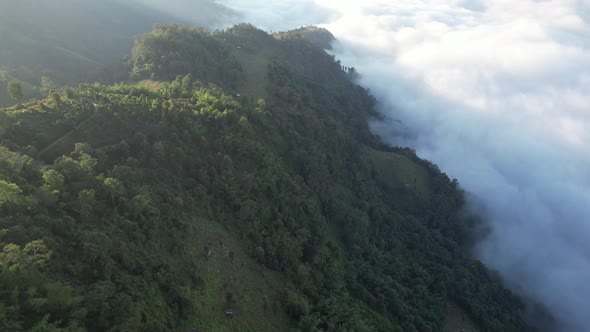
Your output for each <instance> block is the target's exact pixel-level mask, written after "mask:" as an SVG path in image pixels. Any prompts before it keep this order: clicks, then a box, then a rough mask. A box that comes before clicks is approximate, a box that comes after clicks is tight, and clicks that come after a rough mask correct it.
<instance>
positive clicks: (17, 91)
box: [8, 80, 24, 100]
mask: <svg viewBox="0 0 590 332" xmlns="http://www.w3.org/2000/svg"><path fill="white" fill-rule="evenodd" d="M8 94H9V95H10V98H12V99H16V100H19V99H22V98H23V97H24V96H23V87H22V86H21V85H20V83H18V82H17V81H14V80H12V81H10V82H8Z"/></svg>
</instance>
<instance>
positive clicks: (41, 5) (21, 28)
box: [0, 0, 223, 106]
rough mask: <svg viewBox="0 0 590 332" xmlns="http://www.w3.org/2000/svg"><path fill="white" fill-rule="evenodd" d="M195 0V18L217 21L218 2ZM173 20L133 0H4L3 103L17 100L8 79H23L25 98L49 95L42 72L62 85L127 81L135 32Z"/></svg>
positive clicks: (0, 6) (0, 23)
mask: <svg viewBox="0 0 590 332" xmlns="http://www.w3.org/2000/svg"><path fill="white" fill-rule="evenodd" d="M147 3H149V4H151V3H150V2H147ZM193 3H194V5H195V6H199V8H200V10H199V11H198V13H192V14H191V17H192V18H193V22H198V23H199V24H203V25H208V24H213V23H215V20H214V19H213V18H215V17H217V15H216V14H215V11H216V10H217V7H219V6H218V5H213V4H212V3H211V2H210V1H209V0H195V1H193ZM222 9H223V8H221V7H220V9H219V10H218V11H222ZM175 21H178V19H177V18H175V17H174V16H172V15H171V14H165V13H163V12H161V11H158V10H155V9H152V8H151V7H149V6H147V5H146V4H145V3H144V2H143V1H135V0H102V1H92V0H43V1H39V0H19V1H0V40H1V41H2V45H1V47H0V106H9V105H13V104H15V103H16V102H17V100H14V99H12V98H10V96H9V95H8V94H7V93H6V85H7V82H8V81H9V80H15V81H17V82H19V83H20V84H21V86H22V87H23V92H24V96H25V98H27V99H29V98H33V97H35V98H37V97H39V96H43V97H46V96H47V93H46V91H40V90H43V89H42V82H41V77H47V78H49V79H51V81H52V82H54V84H55V85H58V86H62V85H66V84H69V85H77V84H78V83H80V82H88V81H91V82H94V81H97V80H100V81H101V82H103V83H104V82H118V81H122V80H126V79H127V77H128V76H127V74H128V73H127V69H125V67H124V64H123V62H122V57H123V56H124V55H128V54H130V49H131V47H132V46H133V40H134V37H135V36H138V35H140V34H143V33H146V32H149V31H150V30H151V29H152V26H153V25H154V24H156V23H166V22H175Z"/></svg>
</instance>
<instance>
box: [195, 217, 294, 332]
mask: <svg viewBox="0 0 590 332" xmlns="http://www.w3.org/2000/svg"><path fill="white" fill-rule="evenodd" d="M193 232H194V241H193V242H192V243H193V248H192V250H191V251H192V252H193V253H194V255H195V257H198V261H199V266H200V270H199V274H200V276H201V278H202V279H203V283H204V285H203V290H202V291H201V293H199V294H196V298H195V305H196V312H195V315H194V318H193V319H192V321H191V322H190V326H186V328H187V329H188V330H190V329H191V328H196V329H197V331H212V332H214V331H288V330H289V329H290V328H291V327H292V325H291V324H292V323H291V320H290V319H289V318H288V317H287V316H286V314H284V312H283V310H282V308H281V304H280V298H279V292H280V290H281V289H282V288H283V285H284V282H282V281H281V279H280V277H279V275H278V274H277V273H276V272H274V271H271V270H269V269H266V268H264V267H262V266H261V265H259V264H257V263H256V262H255V261H254V260H253V259H252V258H250V257H249V256H248V255H247V254H246V253H245V252H244V251H243V249H242V247H241V245H240V243H238V242H237V241H236V240H235V238H233V237H232V236H230V235H229V233H228V232H227V231H226V230H225V229H224V228H223V227H222V226H221V225H219V224H218V223H214V222H211V221H207V220H197V221H195V223H194V226H193ZM226 309H233V318H231V319H230V318H227V317H226V316H225V313H224V311H225V310H226Z"/></svg>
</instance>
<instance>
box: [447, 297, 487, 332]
mask: <svg viewBox="0 0 590 332" xmlns="http://www.w3.org/2000/svg"><path fill="white" fill-rule="evenodd" d="M476 326H477V325H476V324H475V323H473V322H472V321H471V319H469V316H468V315H467V313H465V311H463V309H461V308H459V307H458V306H457V305H455V304H454V303H452V302H449V304H448V305H447V319H446V321H445V327H444V329H443V332H460V331H462V332H479V329H478V328H476Z"/></svg>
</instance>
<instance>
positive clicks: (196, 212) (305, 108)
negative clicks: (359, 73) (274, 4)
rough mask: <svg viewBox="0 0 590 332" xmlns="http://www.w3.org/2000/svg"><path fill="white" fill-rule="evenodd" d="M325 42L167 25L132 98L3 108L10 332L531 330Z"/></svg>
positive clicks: (133, 83)
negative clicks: (375, 122)
mask: <svg viewBox="0 0 590 332" xmlns="http://www.w3.org/2000/svg"><path fill="white" fill-rule="evenodd" d="M314 31H315V30H314ZM317 32H318V33H321V34H322V35H325V32H323V31H319V30H318V31H317ZM314 33H315V32H313V31H312V32H311V35H310V34H307V33H306V34H305V35H302V33H301V31H298V32H286V33H278V34H274V35H269V34H267V33H265V32H264V31H261V30H258V29H256V28H255V27H254V26H252V25H249V24H240V25H237V26H235V27H232V28H229V29H225V30H222V31H215V32H213V33H210V32H208V31H206V30H204V29H200V28H195V27H188V26H183V25H177V24H166V25H158V26H156V27H155V28H154V30H153V31H152V32H150V33H148V34H145V35H143V36H142V37H140V38H138V39H137V40H136V43H135V45H134V47H133V52H132V55H131V58H130V65H131V66H130V67H131V68H130V70H132V75H131V77H132V79H131V80H130V81H129V82H127V83H125V84H110V85H100V84H92V85H90V84H83V85H80V86H79V87H78V88H62V89H57V90H54V91H53V93H52V94H51V95H50V97H49V98H47V99H43V100H39V101H30V102H28V103H23V104H20V105H15V106H13V107H10V108H6V109H0V330H1V331H15V332H18V331H190V330H193V329H196V330H197V331H272V332H274V331H290V330H293V331H314V332H315V331H340V332H345V331H350V332H352V331H354V332H365V331H366V332H373V331H460V330H468V331H507V332H512V331H528V330H529V328H528V327H527V324H526V323H525V322H524V321H523V318H522V315H523V311H524V305H523V303H522V302H521V301H520V299H519V298H518V297H516V296H515V295H513V294H512V293H511V292H510V291H509V290H507V289H506V288H504V287H503V286H502V284H501V281H500V280H499V279H498V277H497V276H495V275H494V274H493V273H492V272H491V271H488V270H487V269H486V268H485V267H484V266H483V265H482V264H481V263H480V262H478V261H477V260H475V259H473V258H472V257H471V256H470V255H469V251H468V243H469V239H470V237H469V227H470V226H472V223H473V222H476V221H474V220H466V219H465V218H464V217H463V216H462V213H461V211H462V208H463V206H464V200H465V198H464V195H463V192H462V191H461V190H460V188H459V186H458V182H457V181H456V180H451V179H449V177H448V176H447V175H446V174H444V173H442V172H441V171H440V170H439V169H438V167H436V165H434V164H432V163H430V162H428V161H426V160H422V159H420V158H419V157H417V156H416V154H415V152H414V151H412V150H410V149H408V148H401V147H390V146H387V145H385V144H384V143H383V142H381V141H380V140H379V138H378V137H376V136H375V135H374V134H373V133H372V132H371V131H370V129H369V126H368V120H369V119H370V118H371V117H373V116H376V115H377V113H376V110H375V105H376V101H375V99H374V98H373V97H372V96H371V95H369V93H368V91H367V90H365V89H364V88H362V87H360V86H358V85H356V84H354V83H353V81H352V80H351V73H350V72H347V71H344V70H342V68H341V66H340V65H339V63H338V62H337V61H336V60H335V59H334V57H333V56H331V55H329V54H327V53H326V52H325V51H324V50H323V49H322V48H321V47H318V46H317V45H315V44H314V43H312V42H311V41H310V40H316V41H317V38H315V37H317V36H313V34H314ZM312 37H314V38H312ZM320 39H321V38H320ZM324 46H325V45H324Z"/></svg>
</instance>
